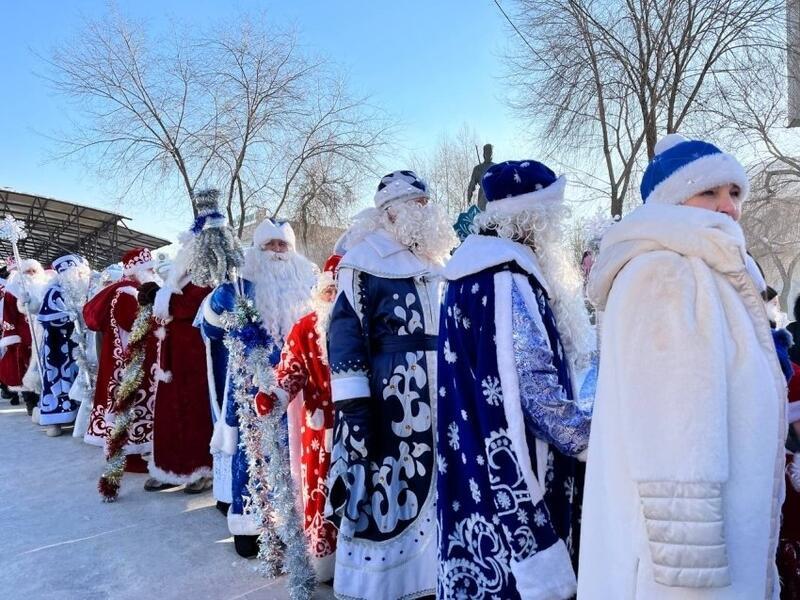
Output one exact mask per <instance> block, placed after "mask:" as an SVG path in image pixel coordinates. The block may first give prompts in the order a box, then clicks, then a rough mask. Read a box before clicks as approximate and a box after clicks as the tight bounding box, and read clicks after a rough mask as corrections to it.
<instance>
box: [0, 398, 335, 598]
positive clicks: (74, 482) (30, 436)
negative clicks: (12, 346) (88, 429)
mask: <svg viewBox="0 0 800 600" xmlns="http://www.w3.org/2000/svg"><path fill="white" fill-rule="evenodd" d="M103 464H104V463H103V456H102V450H101V449H100V448H96V447H93V446H88V445H86V444H84V443H83V442H82V441H80V440H77V439H75V438H73V437H71V436H70V435H68V434H65V435H62V436H61V437H59V438H48V437H47V436H45V434H44V428H42V427H38V426H35V425H33V424H32V423H31V421H30V418H29V417H28V416H27V415H26V414H25V410H24V409H20V408H18V407H13V406H10V405H9V404H8V402H7V401H0V598H2V599H3V600H15V599H24V600H83V599H86V600H134V599H135V600H142V599H151V598H152V599H158V600H172V599H176V600H177V599H184V598H187V599H206V598H208V599H221V600H239V599H246V600H279V599H284V598H288V594H287V592H286V588H285V583H284V580H283V579H278V580H268V579H264V578H263V577H261V576H260V575H259V574H258V573H256V572H255V562H254V561H248V560H244V559H241V558H239V557H238V556H237V555H236V553H235V552H234V549H233V540H232V539H231V538H230V537H229V535H228V530H227V527H226V524H225V519H224V517H223V516H222V515H221V514H220V513H219V512H218V511H217V510H216V508H215V507H214V501H213V499H212V497H211V494H210V493H208V492H207V493H204V494H200V495H195V496H191V495H187V494H184V493H183V491H182V488H177V489H176V490H170V491H163V492H145V491H144V490H143V489H142V486H143V485H144V480H145V476H144V475H136V474H131V473H126V474H125V478H124V479H123V482H122V490H121V493H120V498H119V500H118V501H117V502H116V503H114V504H104V503H102V502H101V501H100V496H99V494H98V492H97V488H96V484H97V478H98V476H99V475H100V473H101V472H102V469H103ZM328 598H333V594H332V592H331V589H330V588H329V587H327V586H324V585H323V586H321V587H320V588H319V589H318V590H317V593H316V594H315V596H314V599H315V600H324V599H328Z"/></svg>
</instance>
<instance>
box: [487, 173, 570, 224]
mask: <svg viewBox="0 0 800 600" xmlns="http://www.w3.org/2000/svg"><path fill="white" fill-rule="evenodd" d="M566 187H567V178H566V176H564V175H562V176H561V177H559V178H558V179H556V180H555V181H554V182H553V183H551V184H550V185H548V186H547V187H546V188H542V189H541V190H537V191H535V192H528V193H527V194H520V195H519V196H512V197H511V198H501V199H499V200H492V201H491V202H487V203H486V211H485V212H486V214H487V215H508V214H513V213H518V212H522V211H523V210H529V209H530V208H531V207H532V206H536V205H537V204H542V203H545V202H546V203H550V204H553V203H555V204H561V203H562V202H564V190H565V189H566Z"/></svg>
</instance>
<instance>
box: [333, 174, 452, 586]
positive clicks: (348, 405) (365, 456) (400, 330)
mask: <svg viewBox="0 0 800 600" xmlns="http://www.w3.org/2000/svg"><path fill="white" fill-rule="evenodd" d="M428 200H429V193H428V188H427V185H426V184H425V182H424V181H422V180H421V179H420V178H419V177H417V176H416V175H415V174H414V172H413V171H395V172H393V173H390V174H389V175H386V176H385V177H383V178H382V179H381V181H380V184H379V186H378V190H377V192H376V194H375V208H371V209H368V210H367V211H364V212H363V213H361V215H360V216H359V217H358V218H357V221H356V223H354V225H353V227H352V228H351V230H350V232H349V233H348V234H347V237H346V239H347V246H348V251H347V252H346V253H345V255H344V257H343V258H342V260H341V262H340V263H339V295H338V297H337V299H336V302H335V305H334V308H333V313H332V315H331V322H330V326H329V330H328V360H329V362H330V367H331V391H332V397H333V401H334V410H335V423H334V442H333V451H332V456H331V467H330V471H329V475H328V483H329V490H330V492H329V495H328V502H327V507H326V513H327V516H328V517H329V519H330V520H331V521H332V522H333V523H334V524H335V525H336V526H337V528H338V529H339V536H338V540H337V548H336V565H335V569H334V571H335V574H334V592H335V593H336V596H337V597H338V598H347V599H354V600H355V599H365V600H375V599H378V598H380V599H381V600H399V599H400V598H404V599H406V598H409V599H410V598H421V597H424V596H430V595H432V594H433V593H434V592H435V589H436V512H435V492H436V490H435V472H436V464H435V456H436V441H435V437H436V435H435V434H436V429H435V427H436V426H435V417H436V346H437V342H436V336H437V333H438V330H439V325H438V320H439V299H440V290H441V281H442V280H441V266H442V264H443V262H444V260H445V259H446V258H447V257H448V256H449V253H450V250H451V249H452V248H453V247H454V246H455V245H456V237H455V234H454V232H453V229H452V227H451V225H450V223H449V221H448V219H447V217H446V215H445V214H444V212H443V211H442V210H441V209H440V208H439V207H438V206H436V205H434V204H432V203H429V202H428Z"/></svg>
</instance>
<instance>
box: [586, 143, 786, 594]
mask: <svg viewBox="0 0 800 600" xmlns="http://www.w3.org/2000/svg"><path fill="white" fill-rule="evenodd" d="M641 191H642V197H643V199H644V202H645V204H644V206H641V207H639V208H638V209H636V210H634V211H633V212H632V213H631V214H629V215H627V216H626V217H625V218H624V219H623V220H622V221H621V222H620V223H619V224H617V225H614V226H613V227H612V228H611V229H610V230H609V231H608V233H607V234H606V235H605V237H604V239H603V241H602V244H601V248H600V255H599V257H598V260H597V262H596V263H595V266H594V269H593V270H592V274H591V278H590V281H589V286H588V292H589V297H590V298H591V299H592V301H593V302H594V303H595V304H596V306H597V308H598V310H600V311H603V315H602V318H601V321H600V338H601V345H600V372H599V379H598V387H597V397H596V401H595V410H594V420H593V423H592V432H591V437H590V441H589V457H588V465H587V479H586V488H585V497H584V512H583V529H582V534H581V545H580V572H579V577H578V598H579V599H580V600H591V599H593V598H598V599H603V600H605V599H608V598H614V599H615V600H624V599H629V598H644V599H647V600H659V599H676V600H677V599H680V600H693V599H698V600H699V599H703V600H705V599H711V598H713V599H715V600H716V599H734V598H736V599H748V600H755V599H758V598H768V599H777V598H778V597H779V594H780V583H779V581H778V576H777V570H776V568H775V551H776V545H777V536H778V527H779V522H780V508H781V503H782V501H783V496H784V487H783V486H784V479H783V468H784V452H783V440H784V437H785V435H786V415H785V412H786V384H785V380H784V377H783V374H782V373H781V369H780V366H779V364H778V359H777V356H776V352H775V346H774V344H773V341H772V336H771V335H770V327H769V322H768V319H767V314H766V311H765V308H764V303H763V302H762V301H761V297H760V295H759V292H760V287H761V286H763V280H762V279H761V278H760V277H759V276H758V275H757V272H755V269H753V268H749V265H750V264H751V263H750V262H748V258H747V254H746V252H745V242H744V237H743V234H742V230H741V228H740V226H739V225H738V223H737V221H738V219H739V216H740V212H741V205H742V202H744V201H745V199H746V198H747V194H748V191H749V182H748V179H747V175H746V173H745V171H744V169H743V168H742V167H741V165H740V164H739V163H738V162H737V161H736V159H735V158H734V157H733V156H731V155H728V154H725V153H723V152H721V151H720V150H719V149H718V148H716V147H715V146H713V145H711V144H709V143H706V142H702V141H697V140H686V139H685V138H683V137H681V136H679V135H676V134H671V135H669V136H667V137H665V138H664V139H663V140H661V141H660V142H659V144H658V145H657V146H656V156H655V157H654V159H653V160H652V161H651V162H650V164H649V165H648V167H647V169H646V171H645V173H644V176H643V180H642V186H641Z"/></svg>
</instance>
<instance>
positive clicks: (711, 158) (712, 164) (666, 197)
mask: <svg viewBox="0 0 800 600" xmlns="http://www.w3.org/2000/svg"><path fill="white" fill-rule="evenodd" d="M729 183H735V184H736V185H738V186H739V188H740V189H741V196H740V198H741V200H742V202H744V201H745V200H747V196H748V194H749V193H750V180H749V179H748V177H747V172H746V171H745V170H744V167H742V165H741V164H740V163H739V161H738V160H736V158H734V157H733V156H732V155H730V154H725V153H724V152H720V153H719V154H710V155H708V156H703V157H701V158H698V159H697V160H694V161H692V162H690V163H689V164H687V165H686V166H684V167H682V168H680V169H678V170H677V171H675V172H674V173H673V174H672V175H670V176H669V177H667V178H666V179H665V180H664V181H662V182H661V183H659V184H658V185H657V186H656V187H655V188H654V189H653V191H652V192H650V195H649V196H648V197H647V198H646V200H645V202H646V203H647V204H683V203H684V202H686V201H687V200H688V199H689V198H691V197H692V196H694V195H695V194H699V193H700V192H704V191H706V190H710V189H712V188H715V187H718V186H720V185H725V184H729Z"/></svg>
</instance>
